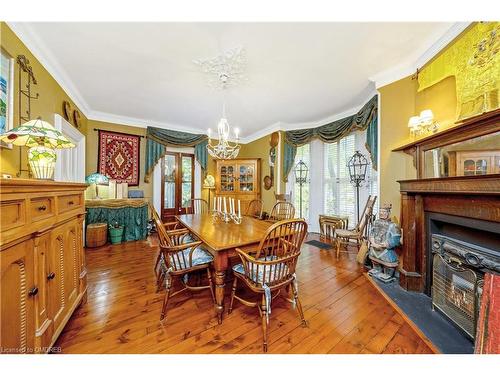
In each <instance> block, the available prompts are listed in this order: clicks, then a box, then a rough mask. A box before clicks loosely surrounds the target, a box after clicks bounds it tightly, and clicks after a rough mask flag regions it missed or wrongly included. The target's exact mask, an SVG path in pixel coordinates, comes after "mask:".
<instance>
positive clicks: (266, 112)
mask: <svg viewBox="0 0 500 375" xmlns="http://www.w3.org/2000/svg"><path fill="white" fill-rule="evenodd" d="M10 25H11V26H12V28H13V30H14V31H15V32H16V33H17V34H18V35H19V36H20V37H21V39H23V40H24V41H25V43H26V44H27V45H28V47H29V48H31V49H32V51H33V53H34V54H35V55H36V56H37V57H38V58H39V59H40V60H41V61H42V63H44V65H46V66H48V69H49V71H50V72H51V73H52V74H53V75H54V76H55V77H56V79H57V80H58V81H59V83H60V84H61V85H62V86H63V87H64V88H65V89H66V90H67V91H68V93H69V94H70V96H72V98H73V100H75V102H76V103H77V104H78V105H79V106H80V107H81V109H82V111H84V113H85V114H86V115H87V116H88V117H89V118H94V119H100V120H105V121H111V122H119V123H126V124H134V125H137V126H146V125H148V124H150V125H154V126H160V127H170V128H174V129H180V130H187V131H194V132H200V133H201V132H206V130H207V128H208V127H212V128H214V127H215V126H216V124H217V122H218V120H219V118H220V116H221V110H222V109H221V107H222V101H223V98H222V96H221V93H220V92H217V91H214V90H213V89H210V88H208V87H207V85H206V81H207V79H206V78H207V77H206V76H205V74H204V73H202V72H201V71H200V69H199V67H198V66H196V65H195V64H194V63H193V62H192V61H193V60H194V59H203V58H212V57H215V56H216V55H217V54H219V53H220V52H221V51H224V50H226V49H229V48H233V47H239V46H242V47H244V48H245V50H246V54H247V76H248V79H249V80H248V82H247V83H246V84H244V85H243V86H239V87H236V88H232V89H230V90H228V91H227V92H226V112H227V118H228V121H229V123H230V124H231V126H233V127H238V128H240V130H241V134H242V137H243V138H246V139H247V140H248V139H250V138H255V137H256V136H257V135H263V134H264V133H265V132H266V131H267V130H269V129H276V128H298V127H308V126H315V125H321V124H323V122H324V121H328V120H331V119H332V118H335V117H338V116H342V115H346V114H350V113H353V112H354V111H355V110H357V109H358V108H359V107H360V105H362V104H363V103H364V102H365V101H366V100H367V99H368V98H369V97H371V96H372V95H373V94H374V92H375V84H374V82H373V81H371V80H370V79H372V80H373V77H377V76H380V73H381V72H384V71H387V70H390V69H393V70H394V69H397V68H398V67H401V66H403V67H408V66H412V64H414V63H415V62H416V61H417V60H418V59H419V57H421V56H422V55H423V54H425V53H426V52H428V50H429V48H432V46H433V45H434V46H435V45H436V42H437V41H438V40H440V38H442V37H443V35H445V34H446V33H448V34H449V32H450V30H451V29H452V28H453V26H454V24H453V23H84V22H76V23H51V22H48V23H11V24H10ZM434 48H435V47H434Z"/></svg>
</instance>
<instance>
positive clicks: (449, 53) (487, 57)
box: [418, 22, 500, 120]
mask: <svg viewBox="0 0 500 375" xmlns="http://www.w3.org/2000/svg"><path fill="white" fill-rule="evenodd" d="M499 50H500V22H478V23H476V24H474V25H473V26H472V27H471V28H469V29H468V30H466V31H465V33H464V34H462V35H461V36H460V37H459V38H458V39H457V40H456V41H455V42H453V44H451V45H450V46H448V47H447V48H446V49H445V50H444V51H443V52H442V53H441V54H440V55H438V56H437V57H436V58H435V59H434V60H433V61H431V62H430V63H429V64H428V65H427V66H425V67H423V68H422V69H421V70H420V71H419V74H418V85H419V87H418V91H419V92H420V91H423V90H425V89H426V88H429V87H430V86H432V85H434V84H436V83H438V82H440V81H442V80H443V79H445V78H447V77H450V76H454V77H455V82H456V95H457V118H458V119H459V120H461V119H465V118H468V117H471V116H475V115H478V114H481V113H484V112H489V111H492V110H494V109H497V108H499V98H498V92H499V89H500V64H499V63H500V53H499Z"/></svg>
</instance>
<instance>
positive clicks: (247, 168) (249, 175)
mask: <svg viewBox="0 0 500 375" xmlns="http://www.w3.org/2000/svg"><path fill="white" fill-rule="evenodd" d="M239 175H240V177H239V184H240V186H239V188H240V191H242V192H251V191H254V183H255V181H254V180H255V169H254V166H253V165H240V166H239Z"/></svg>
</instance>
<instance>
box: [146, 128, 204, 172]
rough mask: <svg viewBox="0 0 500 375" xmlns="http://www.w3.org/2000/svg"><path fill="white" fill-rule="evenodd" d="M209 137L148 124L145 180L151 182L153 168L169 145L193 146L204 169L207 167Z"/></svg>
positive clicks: (196, 157) (195, 155) (195, 154)
mask: <svg viewBox="0 0 500 375" xmlns="http://www.w3.org/2000/svg"><path fill="white" fill-rule="evenodd" d="M207 144H208V137H207V136H206V135H205V134H191V133H184V132H180V131H176V130H168V129H160V128H154V127H151V126H148V128H147V131H146V172H145V175H144V182H149V181H150V178H151V174H152V173H153V169H154V167H155V165H156V163H158V160H160V159H161V158H162V157H163V156H165V153H166V152H167V146H179V147H193V146H194V157H195V159H196V160H197V161H198V162H199V163H200V165H201V168H202V169H203V170H206V169H207V160H208V151H207Z"/></svg>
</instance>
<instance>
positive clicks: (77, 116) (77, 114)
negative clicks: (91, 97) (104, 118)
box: [73, 109, 82, 128]
mask: <svg viewBox="0 0 500 375" xmlns="http://www.w3.org/2000/svg"><path fill="white" fill-rule="evenodd" d="M73 121H74V124H75V126H76V127H77V128H79V127H81V126H82V117H81V116H80V112H78V110H76V109H75V110H74V111H73Z"/></svg>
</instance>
